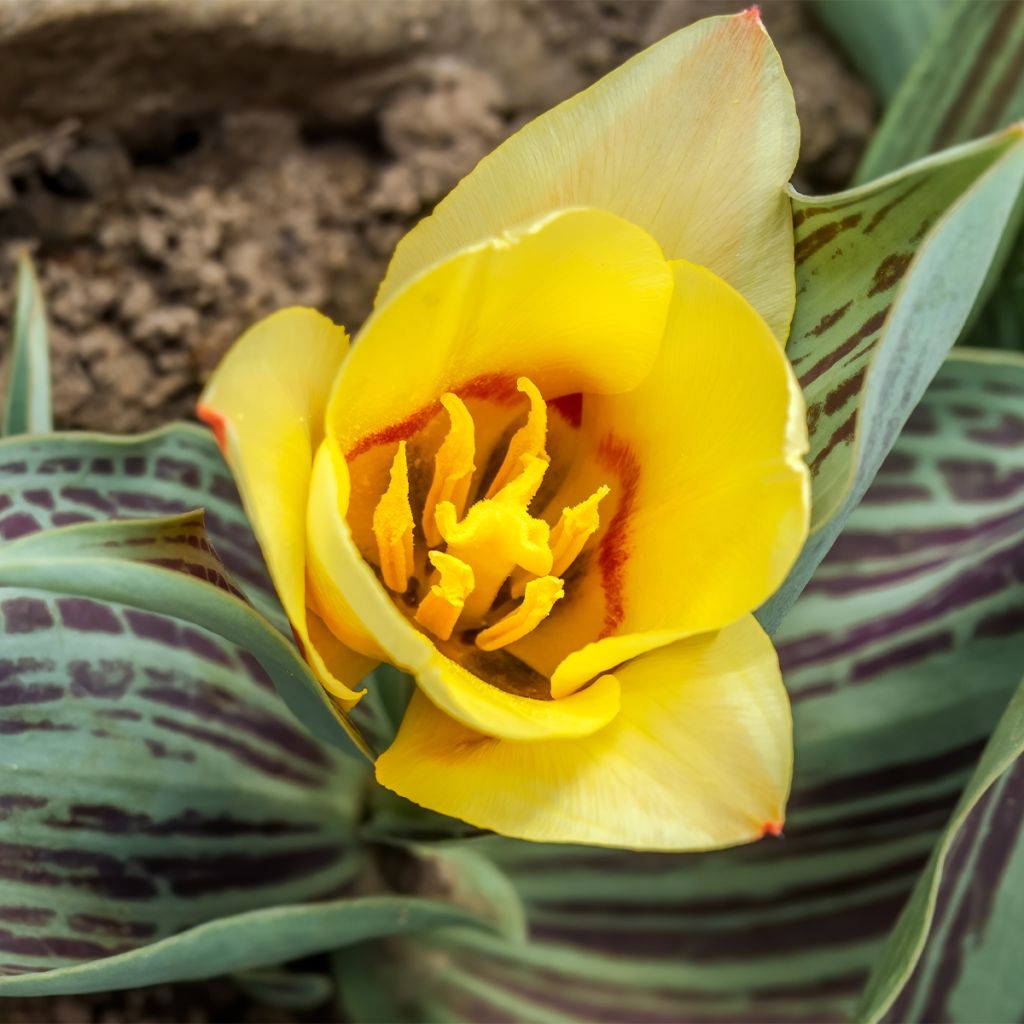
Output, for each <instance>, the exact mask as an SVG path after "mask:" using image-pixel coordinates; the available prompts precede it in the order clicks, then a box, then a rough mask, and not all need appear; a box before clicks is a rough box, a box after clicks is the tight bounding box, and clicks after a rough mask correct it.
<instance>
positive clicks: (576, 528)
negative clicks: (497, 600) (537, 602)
mask: <svg viewBox="0 0 1024 1024" xmlns="http://www.w3.org/2000/svg"><path fill="white" fill-rule="evenodd" d="M608 493H609V488H608V486H607V485H606V484H602V485H601V486H600V487H598V489H597V490H596V491H594V493H593V494H592V495H591V496H590V497H589V498H587V499H586V501H581V502H580V503H579V504H578V505H573V506H571V507H569V508H564V509H562V517H561V519H559V520H558V522H557V523H556V524H555V526H554V528H553V529H552V531H551V540H550V545H551V575H552V576H562V575H563V574H564V573H565V571H566V569H568V568H569V566H570V565H572V563H573V562H575V561H576V559H577V558H578V557H579V554H580V552H581V551H582V550H583V547H584V545H585V544H586V543H587V541H588V540H590V538H591V537H592V536H593V535H594V534H595V533H597V528H598V527H599V526H600V525H601V518H600V516H599V515H598V512H597V506H598V505H599V504H600V503H601V501H602V499H604V498H605V497H607V495H608ZM528 579H529V576H528V575H527V574H526V573H525V572H522V571H517V572H515V573H513V574H512V596H513V597H520V596H521V595H522V594H523V592H524V590H525V589H526V583H527V580H528Z"/></svg>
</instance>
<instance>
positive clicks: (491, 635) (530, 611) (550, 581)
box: [476, 576, 565, 651]
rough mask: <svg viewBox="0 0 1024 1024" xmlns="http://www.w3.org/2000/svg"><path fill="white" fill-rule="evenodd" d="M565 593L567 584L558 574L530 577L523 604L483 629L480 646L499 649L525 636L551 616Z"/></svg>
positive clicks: (480, 635) (478, 638) (493, 649)
mask: <svg viewBox="0 0 1024 1024" xmlns="http://www.w3.org/2000/svg"><path fill="white" fill-rule="evenodd" d="M564 596H565V585H564V584H563V583H562V581H561V580H560V579H559V578H558V577H557V576H542V577H540V579H536V580H530V582H529V583H527V584H526V591H525V593H524V595H523V600H522V603H521V604H520V605H519V607H518V608H516V609H514V610H513V611H511V612H509V614H508V615H506V616H505V617H504V618H503V619H501V620H499V621H498V622H496V623H495V624H494V625H493V626H490V627H489V628H488V629H484V630H481V632H480V633H479V634H477V638H476V645H477V647H479V648H480V650H482V651H496V650H498V649H499V648H500V647H506V646H507V645H508V644H511V643H515V641H516V640H522V638H523V637H524V636H526V634H527V633H531V632H533V630H534V629H536V628H537V626H539V625H540V624H541V623H542V622H543V621H544V620H545V619H546V618H547V617H548V614H549V613H550V611H551V609H552V608H553V607H554V605H555V602H557V601H560V600H561V599H562V598H563V597H564Z"/></svg>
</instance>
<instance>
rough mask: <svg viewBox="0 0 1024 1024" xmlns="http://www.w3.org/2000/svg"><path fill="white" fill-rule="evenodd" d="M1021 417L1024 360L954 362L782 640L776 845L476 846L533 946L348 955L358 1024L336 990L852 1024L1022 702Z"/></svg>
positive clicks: (518, 1005)
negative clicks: (517, 907) (681, 848)
mask: <svg viewBox="0 0 1024 1024" xmlns="http://www.w3.org/2000/svg"><path fill="white" fill-rule="evenodd" d="M1022 399H1024V360H1013V359H995V358H993V357H988V356H984V357H982V356H978V357H972V358H969V359H968V358H958V359H956V360H952V361H950V362H949V363H947V364H946V365H945V366H944V367H943V368H942V370H941V371H940V373H939V375H938V377H937V379H936V380H935V382H934V383H933V385H932V387H931V389H930V390H929V392H928V394H927V396H926V398H925V400H924V402H923V403H922V405H921V407H920V409H919V410H918V412H917V413H916V414H915V416H914V418H913V420H912V421H911V423H910V425H909V426H908V430H907V431H905V432H904V434H903V436H902V437H901V438H900V440H899V443H898V444H897V447H896V449H895V451H894V452H893V454H892V455H891V456H890V458H889V459H888V461H887V463H886V466H885V467H884V470H883V472H882V473H880V474H879V477H878V479H877V481H876V483H875V485H874V487H873V488H872V490H871V492H869V494H868V496H867V497H866V499H865V501H864V502H863V503H862V504H861V506H860V507H859V508H858V509H857V511H856V512H855V513H854V514H853V516H852V517H851V519H850V522H849V525H848V529H847V531H846V532H845V533H844V535H843V537H842V539H841V540H840V542H839V543H838V544H837V545H836V547H835V548H834V549H833V551H832V552H831V553H830V555H829V557H828V559H827V560H826V561H825V562H824V563H823V564H822V566H821V568H820V569H819V571H818V573H817V574H816V576H815V579H814V581H813V584H812V586H811V587H809V588H808V590H807V591H806V593H805V594H804V596H803V597H802V598H801V600H800V601H799V602H798V603H797V605H796V607H795V608H794V610H793V613H792V615H791V616H790V617H789V618H788V619H787V622H786V625H785V628H784V629H783V630H782V631H781V632H780V634H779V636H778V638H777V643H778V645H779V652H780V657H781V659H782V662H783V666H784V671H785V678H786V681H787V685H788V686H789V688H790V691H791V694H792V698H793V706H794V735H795V741H796V771H795V778H794V792H793V798H792V801H791V805H790V813H789V817H788V820H787V822H786V826H785V838H784V839H765V840H763V841H761V842H759V843H756V844H753V845H752V846H749V847H745V848H741V849H736V850H729V851H722V852H716V853H712V854H700V855H674V856H673V855H664V854H637V853H630V852H628V851H613V850H598V849H585V848H578V847H558V846H545V845H539V844H529V843H520V842H515V841H512V840H507V839H503V838H499V837H485V838H481V839H478V840H470V841H467V845H468V846H469V847H470V848H471V849H473V850H475V851H476V852H478V853H482V854H485V855H487V856H488V857H490V858H491V859H492V860H493V861H494V863H495V864H496V865H497V866H498V867H499V868H501V869H502V870H503V871H504V872H505V873H506V874H507V875H508V876H509V878H510V879H511V880H512V882H513V883H514V885H515V886H516V888H517V890H518V893H519V896H520V898H521V899H522V901H523V905H524V907H525V908H526V914H527V919H528V922H529V925H530V928H531V942H530V943H529V944H528V945H526V946H520V945H515V944H513V943H510V942H508V941H506V940H504V939H502V938H501V937H499V936H494V935H483V934H472V935H471V934H469V933H467V932H465V931H459V930H446V931H443V932H442V931H438V932H435V933H432V934H431V935H430V936H421V937H417V938H416V939H415V940H414V941H413V940H403V941H402V942H400V943H398V944H391V945H389V946H388V948H387V952H386V955H387V959H386V960H385V959H384V956H385V951H384V950H383V949H380V948H377V949H376V953H377V956H376V960H375V958H374V956H373V953H374V950H365V949H356V950H353V951H352V953H353V956H352V957H344V958H341V961H340V965H341V969H342V970H343V971H344V970H345V965H346V964H349V963H351V964H352V965H358V966H353V968H352V969H353V970H360V971H362V972H364V978H365V972H366V971H369V970H373V965H374V963H377V964H378V965H384V966H381V967H378V971H380V972H385V971H386V975H387V979H388V983H389V987H388V990H387V999H388V1000H389V1003H388V1004H387V1005H380V1004H379V1002H378V1005H377V1006H376V1009H373V1007H372V1006H371V1007H370V1009H369V1010H368V1011H367V1014H366V1016H365V1017H363V1016H360V1013H359V1012H358V1008H364V1009H365V1008H366V1006H367V1003H366V1002H365V1001H364V1000H363V997H364V996H366V995H367V993H368V992H370V982H369V981H366V980H363V981H362V982H359V981H355V980H353V981H352V983H351V985H349V984H346V985H344V986H343V987H342V994H343V997H344V998H345V999H346V1001H347V1002H348V1001H350V1000H351V1001H352V1002H353V1003H354V1004H356V1005H355V1006H351V1005H350V1008H351V1009H353V1015H354V1016H355V1017H356V1019H368V1020H370V1019H412V1020H424V1019H426V1020H434V1021H436V1020H494V1019H499V1020H530V1021H545V1020H553V1021H554V1020H557V1021H566V1020H584V1021H589V1020H595V1019H601V1020H645V1021H652V1022H661V1021H664V1022H666V1024H667V1022H670V1021H678V1020H694V1019H697V1020H703V1021H715V1020H787V1021H820V1020H833V1019H845V1018H847V1017H848V1016H849V1014H850V1013H851V1011H852V1009H853V1007H854V1005H855V1002H856V999H857V997H858V994H859V992H860V990H861V988H862V986H863V984H864V982H865V980H866V978H867V976H868V973H869V971H870V969H871V966H872V964H873V963H874V961H875V959H876V958H877V956H878V954H879V951H880V949H881V948H882V945H883V943H884V942H885V939H886V936H887V935H888V934H889V932H890V930H891V928H892V926H893V924H894V922H895V920H896V919H897V917H898V915H899V913H900V910H901V909H902V907H903V905H904V903H905V902H906V899H907V897H908V895H909V894H910V892H911V891H912V889H913V886H914V884H915V882H916V880H917V878H918V876H919V874H920V872H921V871H922V869H923V868H924V866H925V864H926V863H927V861H928V857H929V855H930V853H931V851H932V848H933V846H934V844H935V842H936V841H937V839H938V837H939V836H940V834H941V833H942V830H943V828H944V826H945V824H946V821H947V819H948V817H949V815H950V813H951V811H952V809H953V808H954V806H955V805H956V802H957V800H958V797H959V795H960V793H961V791H962V790H963V787H964V785H965V784H966V782H967V780H968V779H969V777H970V775H971V772H972V769H973V766H974V764H975V762H976V760H977V758H978V757H979V755H980V753H981V751H982V749H983V748H984V745H985V743H986V741H987V740H988V738H989V736H990V735H991V733H992V730H993V729H994V728H995V726H996V723H997V722H998V721H999V718H1000V715H1001V714H1002V712H1003V710H1004V708H1005V706H1006V703H1007V701H1008V700H1009V698H1010V696H1011V694H1012V693H1013V691H1014V689H1015V688H1016V686H1017V683H1018V679H1019V674H1020V665H1021V662H1022V658H1024V616H1022V615H1021V614H1020V609H1021V607H1022V606H1024V445H1022V444H1021V430H1022V427H1024V425H1022V423H1021V418H1020V408H1021V402H1022ZM346 977H347V976H346ZM371 1001H372V1000H371ZM389 1007H390V1009H389ZM396 1009H397V1011H400V1013H401V1015H402V1016H401V1018H397V1017H396ZM370 1011H372V1012H370ZM389 1012H390V1014H391V1016H390V1018H389V1017H388V1016H387V1014H388V1013H389Z"/></svg>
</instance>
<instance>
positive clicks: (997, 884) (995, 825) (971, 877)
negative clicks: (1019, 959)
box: [857, 684, 1024, 1024]
mask: <svg viewBox="0 0 1024 1024" xmlns="http://www.w3.org/2000/svg"><path fill="white" fill-rule="evenodd" d="M1022 755H1024V684H1021V687H1020V689H1019V690H1018V691H1017V695H1016V697H1015V698H1014V699H1013V701H1012V702H1011V703H1010V706H1009V707H1008V708H1007V709H1006V713H1005V714H1004V715H1003V718H1002V721H1000V723H999V726H998V728H997V729H996V731H995V733H994V734H993V736H992V739H991V740H990V741H989V744H988V746H987V747H986V748H985V752H984V753H983V754H982V756H981V760H980V761H979V762H978V767H977V768H976V769H975V772H974V775H973V776H972V777H971V781H970V782H969V783H968V785H967V788H966V789H965V790H964V793H963V796H962V797H961V798H960V803H959V804H958V805H957V809H956V811H955V813H954V814H953V817H952V819H951V821H950V823H949V825H948V826H947V828H946V830H945V832H944V833H943V835H942V838H941V840H940V841H939V843H938V845H937V847H936V849H935V852H934V853H933V855H932V858H931V860H930V861H929V863H928V867H927V868H926V869H925V871H924V873H923V874H922V875H921V878H920V879H919V880H918V883H917V886H916V887H915V888H914V893H913V895H912V896H911V898H910V902H909V903H908V904H907V906H906V908H905V910H904V911H903V913H902V914H901V915H900V920H899V923H898V924H897V926H896V928H895V929H894V930H893V933H892V935H891V936H890V937H889V940H888V942H887V943H886V945H885V949H884V950H883V951H882V955H881V957H880V958H879V960H878V963H877V966H876V967H875V970H874V972H873V974H872V976H871V980H870V982H869V984H868V986H867V988H866V989H865V992H864V997H863V999H862V1001H861V1004H860V1006H859V1007H858V1011H857V1017H858V1019H860V1020H865V1021H870V1022H872V1024H873V1022H875V1021H878V1020H880V1019H881V1017H882V1016H883V1014H885V1012H886V1011H887V1010H888V1009H889V1008H890V1007H891V1006H892V1004H893V1002H894V1001H895V999H896V997H897V995H898V994H899V993H900V992H901V991H904V997H903V999H902V1000H901V1006H900V1010H899V1014H898V1016H897V1018H896V1019H898V1020H902V1021H918V1020H944V1021H965V1022H966V1021H978V1020H1018V1019H1020V1015H1021V1011H1022V1010H1024V979H1021V977H1020V971H1019V969H1018V968H1019V963H1016V964H1015V963H1014V960H1015V952H1016V953H1017V954H1019V943H1020V937H1021V931H1020V928H1021V924H1022V922H1024V902H1022V888H1021V883H1022V881H1024V838H1022V828H1021V813H1020V797H1021V794H1022V792H1024V761H1022V760H1021V757H1022ZM993 924H994V925H995V926H996V928H997V929H998V927H999V926H1000V925H1001V926H1002V934H1001V935H1000V934H994V935H993V934H989V933H988V932H989V926H990V925H993ZM929 929H931V930H932V933H933V936H934V937H935V938H936V939H937V940H938V941H935V942H934V943H933V944H932V945H931V946H930V947H929V946H928V945H927V944H926V938H927V937H928V933H929ZM979 947H980V948H979ZM922 954H924V955H923V956H922ZM915 966H916V968H917V977H916V978H914V984H912V985H911V987H910V988H909V989H905V986H907V983H908V981H910V980H911V975H912V972H913V971H914V968H915ZM986 967H987V969H986ZM939 972H941V973H939Z"/></svg>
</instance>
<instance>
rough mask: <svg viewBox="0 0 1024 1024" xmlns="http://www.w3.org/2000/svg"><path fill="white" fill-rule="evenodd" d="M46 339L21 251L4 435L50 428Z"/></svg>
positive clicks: (34, 282)
mask: <svg viewBox="0 0 1024 1024" xmlns="http://www.w3.org/2000/svg"><path fill="white" fill-rule="evenodd" d="M46 339H47V330H46V310H45V308H44V306H43V297H42V294H41V292H40V291H39V282H38V281H37V280H36V274H35V270H34V269H33V267H32V261H31V260H30V259H29V258H28V256H26V255H24V254H23V255H22V256H20V257H19V259H18V286H17V299H16V301H15V307H14V334H13V336H12V339H11V354H10V360H9V363H8V367H7V398H6V401H5V403H4V419H3V431H2V434H3V436H4V437H10V436H11V435H12V434H39V433H44V432H45V431H47V430H52V429H53V414H52V411H51V405H50V352H49V347H48V345H47V340H46Z"/></svg>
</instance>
